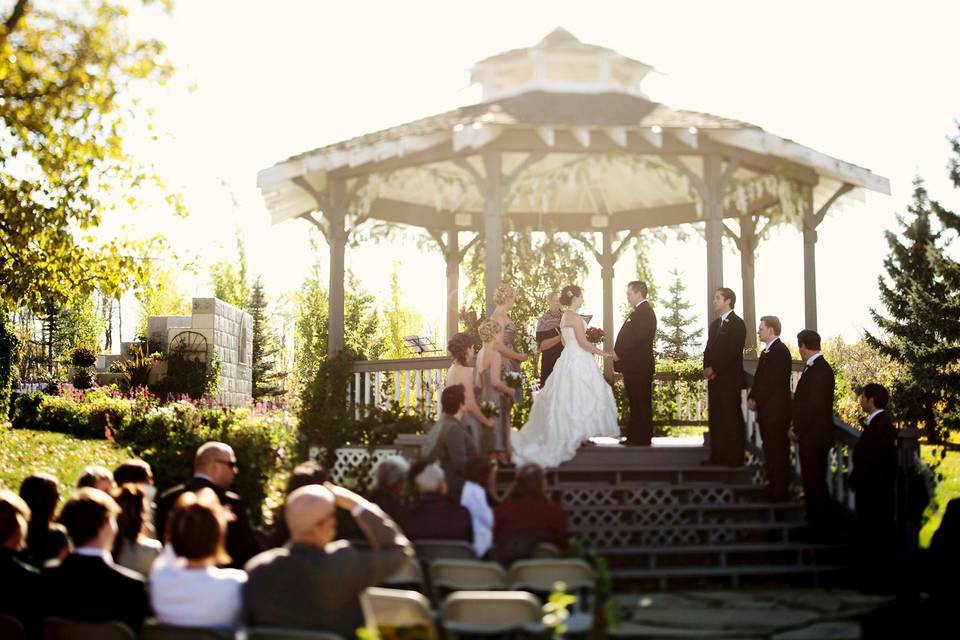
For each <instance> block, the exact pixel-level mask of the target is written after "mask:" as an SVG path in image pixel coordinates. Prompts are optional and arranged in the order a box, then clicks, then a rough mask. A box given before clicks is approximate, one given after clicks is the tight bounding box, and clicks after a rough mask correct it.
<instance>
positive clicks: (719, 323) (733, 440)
mask: <svg viewBox="0 0 960 640" xmlns="http://www.w3.org/2000/svg"><path fill="white" fill-rule="evenodd" d="M736 302H737V294H735V293H734V292H733V290H732V289H728V288H726V287H721V288H719V289H717V290H716V292H714V294H713V310H714V312H716V313H718V314H719V315H720V317H719V318H717V319H716V320H714V321H713V322H711V323H710V330H709V331H708V332H707V347H706V349H704V351H703V377H704V378H705V379H706V380H707V414H708V415H707V417H708V419H709V432H710V457H709V458H708V459H707V460H706V461H704V463H703V464H720V465H724V466H728V467H740V466H743V455H744V449H745V448H746V443H747V434H746V425H744V422H743V410H742V408H741V405H740V390H741V389H743V388H744V375H743V347H744V344H745V343H746V338H747V327H746V325H745V324H743V320H742V319H740V318H739V317H738V316H737V314H736V313H734V312H733V305H734V304H736Z"/></svg>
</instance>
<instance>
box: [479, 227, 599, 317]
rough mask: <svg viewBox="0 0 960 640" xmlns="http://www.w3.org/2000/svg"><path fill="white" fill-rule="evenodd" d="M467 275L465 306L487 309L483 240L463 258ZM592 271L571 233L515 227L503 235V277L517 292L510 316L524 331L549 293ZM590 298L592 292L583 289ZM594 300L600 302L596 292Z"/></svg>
mask: <svg viewBox="0 0 960 640" xmlns="http://www.w3.org/2000/svg"><path fill="white" fill-rule="evenodd" d="M463 268H464V274H465V275H466V277H467V288H466V303H465V305H464V306H465V308H467V309H473V310H475V311H476V313H477V316H478V317H485V316H486V315H489V312H491V311H493V309H488V310H487V312H488V313H484V312H483V310H484V305H485V302H484V299H485V298H484V296H485V288H484V280H483V276H484V257H483V244H482V243H478V244H477V245H474V247H473V248H472V249H471V250H470V251H469V252H468V255H467V256H466V257H465V259H464V262H463ZM589 272H590V265H589V263H588V260H587V257H586V255H585V254H584V252H583V249H582V248H581V247H580V244H579V243H578V242H576V241H574V240H572V239H571V238H570V237H569V235H567V234H564V233H560V232H552V233H547V234H542V233H534V232H530V231H515V232H512V233H508V234H505V235H504V238H503V281H504V282H507V283H509V284H510V285H512V286H513V288H514V290H515V291H516V293H517V297H516V300H515V302H514V305H513V309H511V310H510V318H511V319H512V320H513V321H514V323H515V324H516V325H517V327H518V329H519V331H520V333H521V334H523V333H528V332H529V331H530V330H531V329H532V328H533V327H534V326H535V325H536V322H537V319H538V318H539V317H540V316H541V315H542V314H543V312H544V310H545V309H546V307H547V302H546V299H547V296H548V295H549V294H550V293H551V292H553V291H559V290H560V289H562V288H563V287H564V286H566V285H568V284H582V283H583V282H584V281H585V280H586V278H587V275H588V274H589ZM584 295H585V297H586V298H587V299H588V300H589V299H590V292H585V293H584ZM594 301H595V302H596V303H597V304H599V303H600V294H599V292H597V294H596V296H595V298H594Z"/></svg>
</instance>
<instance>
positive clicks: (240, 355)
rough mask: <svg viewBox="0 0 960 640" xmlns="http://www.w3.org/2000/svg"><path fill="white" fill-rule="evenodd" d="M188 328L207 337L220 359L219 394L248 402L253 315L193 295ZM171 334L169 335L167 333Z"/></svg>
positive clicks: (225, 399) (227, 401) (221, 398)
mask: <svg viewBox="0 0 960 640" xmlns="http://www.w3.org/2000/svg"><path fill="white" fill-rule="evenodd" d="M190 330H191V331H196V332H197V333H200V334H202V335H203V336H204V337H205V338H206V339H207V345H208V348H210V349H211V353H210V355H211V356H212V355H214V354H215V355H216V356H217V358H218V359H219V360H220V396H219V398H218V400H219V401H220V402H222V403H224V404H227V405H230V406H237V405H243V404H247V403H248V402H250V399H251V398H252V395H251V394H252V391H253V369H252V365H253V316H251V315H250V314H249V313H246V312H244V311H242V310H241V309H238V308H237V307H234V306H233V305H231V304H227V303H226V302H224V301H223V300H218V299H216V298H194V299H193V318H192V326H191V327H190ZM171 337H172V336H171Z"/></svg>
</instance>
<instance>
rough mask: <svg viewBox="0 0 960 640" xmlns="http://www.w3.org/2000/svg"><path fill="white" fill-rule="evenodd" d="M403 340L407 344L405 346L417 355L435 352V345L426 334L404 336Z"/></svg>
mask: <svg viewBox="0 0 960 640" xmlns="http://www.w3.org/2000/svg"><path fill="white" fill-rule="evenodd" d="M403 341H404V342H405V343H406V344H407V348H408V349H410V351H412V352H413V353H415V354H416V355H418V356H422V355H423V354H425V353H436V351H437V346H436V345H435V344H433V340H431V339H430V338H428V337H426V336H423V337H420V336H406V337H404V339H403Z"/></svg>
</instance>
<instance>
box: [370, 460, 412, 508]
mask: <svg viewBox="0 0 960 640" xmlns="http://www.w3.org/2000/svg"><path fill="white" fill-rule="evenodd" d="M409 472H410V463H409V462H407V459H406V458H404V457H403V456H389V457H387V458H384V459H383V460H381V461H380V464H378V465H377V468H376V470H375V471H374V474H375V476H376V486H375V487H374V489H373V491H371V492H370V502H372V503H373V504H375V505H377V506H378V507H380V508H381V509H383V511H384V513H386V514H387V515H388V516H390V518H391V519H392V520H393V521H394V522H395V523H397V524H399V523H401V522H403V521H404V520H406V518H407V511H408V509H407V505H406V504H405V503H404V501H403V489H404V487H405V486H406V483H407V474H408V473H409Z"/></svg>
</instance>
